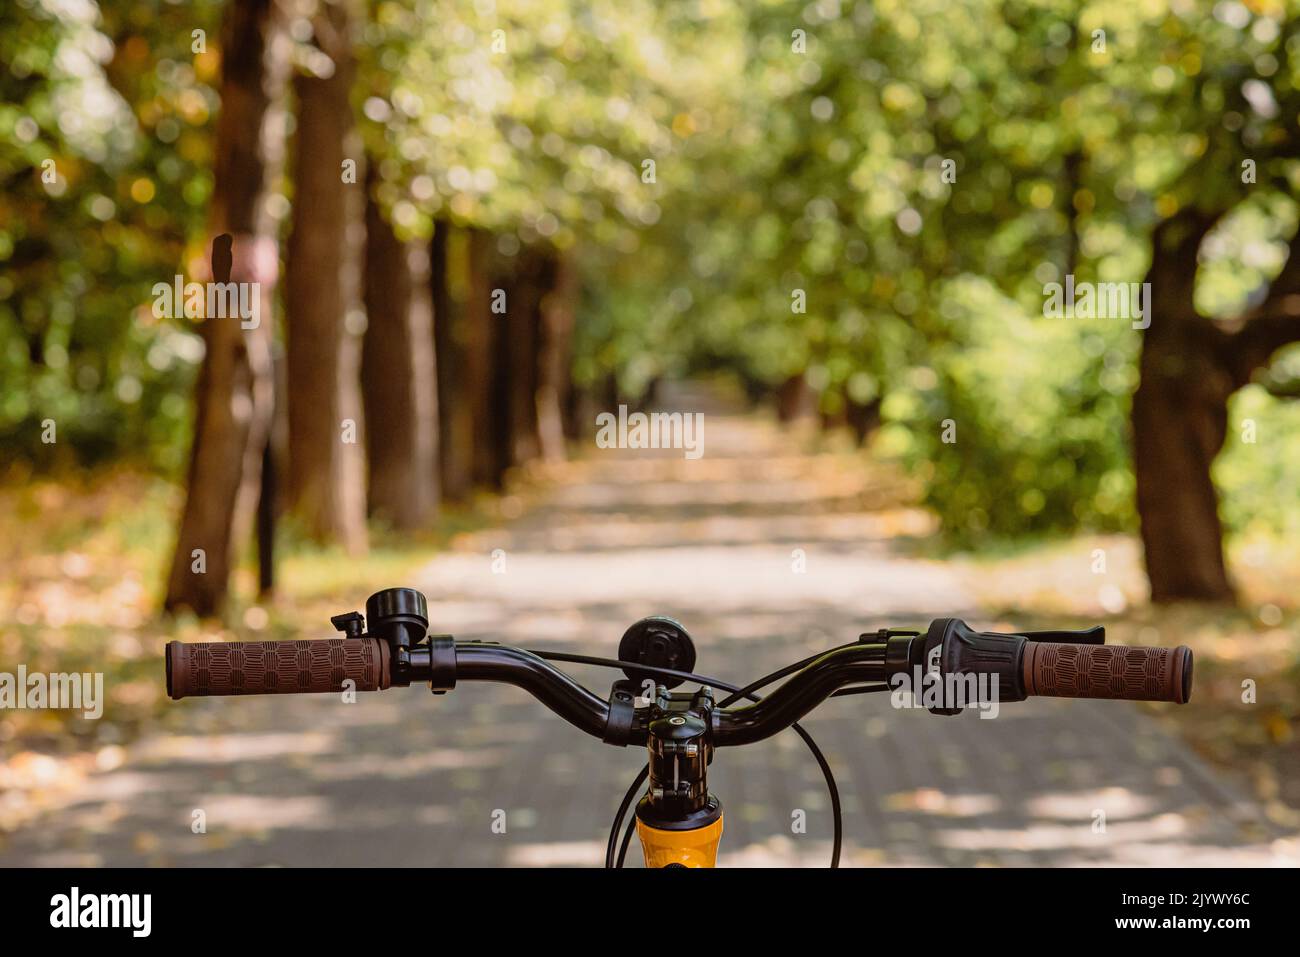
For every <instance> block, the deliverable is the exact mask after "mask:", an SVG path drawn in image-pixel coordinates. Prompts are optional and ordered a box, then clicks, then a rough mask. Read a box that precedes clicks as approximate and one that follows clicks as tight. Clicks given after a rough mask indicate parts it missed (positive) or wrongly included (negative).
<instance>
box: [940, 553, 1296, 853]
mask: <svg viewBox="0 0 1300 957" xmlns="http://www.w3.org/2000/svg"><path fill="white" fill-rule="evenodd" d="M1229 555H1230V563H1231V568H1232V571H1233V573H1234V577H1235V578H1236V580H1237V582H1238V586H1239V588H1240V593H1241V606H1240V607H1239V608H1228V607H1221V606H1207V605H1177V606H1169V607H1156V606H1152V605H1150V604H1149V603H1148V602H1147V586H1146V580H1145V576H1144V575H1143V573H1142V568H1141V552H1140V547H1139V544H1138V543H1137V542H1136V541H1135V540H1133V539H1132V538H1129V537H1126V536H1081V537H1077V538H1073V539H1070V540H1067V541H1058V542H1055V543H1045V544H1040V545H1039V546H1037V547H1035V548H1032V549H1028V550H1026V551H1023V552H1018V553H1015V554H1012V555H1010V556H1006V555H1000V556H997V557H992V556H981V557H970V556H966V557H963V558H961V559H958V561H959V563H960V565H961V566H962V568H963V571H964V573H965V575H966V577H967V579H968V580H969V582H970V587H971V589H972V591H973V592H974V593H975V594H977V595H979V596H980V597H981V599H982V601H983V602H984V604H985V607H986V608H987V609H988V610H989V611H988V614H989V615H990V616H991V617H992V618H993V619H995V620H999V621H1001V622H1002V623H1003V624H1005V625H1007V626H1009V627H1019V628H1028V629H1033V628H1047V627H1079V628H1082V627H1086V626H1089V625H1095V624H1104V625H1105V626H1106V640H1107V642H1109V643H1111V644H1132V645H1166V646H1169V645H1180V644H1185V645H1187V646H1188V647H1190V648H1191V649H1192V652H1193V654H1194V655H1195V663H1196V665H1195V667H1196V673H1195V683H1194V688H1193V695H1192V701H1191V703H1190V704H1189V705H1188V706H1186V707H1180V708H1173V707H1170V706H1168V705H1155V704H1153V705H1144V706H1143V707H1145V708H1146V709H1147V710H1148V711H1149V712H1150V713H1151V714H1152V715H1154V716H1156V717H1157V718H1158V719H1159V720H1160V721H1161V722H1162V723H1164V724H1165V725H1166V726H1168V727H1169V728H1170V729H1171V730H1174V731H1176V732H1177V733H1179V734H1181V735H1182V736H1183V737H1184V738H1185V739H1186V740H1188V741H1189V742H1190V743H1191V744H1192V746H1193V747H1194V748H1195V749H1196V750H1197V751H1198V752H1199V753H1200V754H1201V755H1202V756H1203V757H1205V758H1207V759H1208V760H1210V761H1211V762H1212V763H1214V764H1216V765H1218V766H1220V767H1225V768H1229V769H1232V770H1234V771H1236V772H1238V773H1240V774H1241V775H1242V776H1244V778H1245V781H1246V783H1247V784H1248V785H1249V786H1250V788H1251V789H1252V790H1253V792H1254V794H1255V796H1256V797H1257V798H1258V799H1259V800H1260V802H1261V803H1262V805H1263V806H1264V808H1265V811H1266V812H1267V813H1268V815H1269V817H1270V818H1271V819H1273V820H1274V821H1275V822H1276V823H1278V824H1279V825H1281V826H1284V827H1290V828H1300V737H1298V736H1297V733H1296V732H1297V728H1300V607H1298V606H1297V600H1298V598H1300V548H1297V546H1296V545H1295V543H1292V542H1285V541H1281V540H1277V539H1268V538H1257V539H1254V540H1250V541H1241V542H1236V543H1234V545H1233V546H1232V547H1231V548H1230V549H1229Z"/></svg>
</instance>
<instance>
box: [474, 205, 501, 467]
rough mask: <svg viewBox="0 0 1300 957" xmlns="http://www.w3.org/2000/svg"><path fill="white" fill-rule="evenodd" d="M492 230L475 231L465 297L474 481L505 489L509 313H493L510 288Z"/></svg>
mask: <svg viewBox="0 0 1300 957" xmlns="http://www.w3.org/2000/svg"><path fill="white" fill-rule="evenodd" d="M501 283H502V280H501V279H500V277H499V273H498V271H497V256H496V250H495V242H494V239H493V237H492V234H491V233H489V232H487V231H485V230H481V229H474V230H471V231H470V233H469V290H468V294H467V297H466V302H465V333H466V336H465V379H466V384H467V388H466V392H467V394H468V397H469V405H470V409H471V416H472V419H473V433H474V438H473V443H474V467H473V474H474V481H475V482H478V483H481V484H484V485H488V486H490V487H492V488H500V487H501V481H502V478H503V477H504V475H505V470H506V468H507V467H508V466H509V464H510V446H509V437H510V430H509V420H508V418H507V416H508V415H509V409H508V402H507V393H506V388H505V384H506V376H505V375H504V371H503V370H504V369H505V368H506V359H507V352H506V336H505V322H506V317H505V316H503V315H500V314H497V313H493V312H492V302H493V298H494V296H493V293H494V291H495V290H497V289H504V288H505V287H504V286H503V285H502V284H501Z"/></svg>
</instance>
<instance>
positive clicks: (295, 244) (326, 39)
mask: <svg viewBox="0 0 1300 957" xmlns="http://www.w3.org/2000/svg"><path fill="white" fill-rule="evenodd" d="M313 27H314V30H315V32H316V39H317V42H318V44H320V46H321V48H322V49H323V50H324V51H325V52H326V53H327V54H329V56H330V59H332V60H333V61H334V70H333V73H332V74H330V75H329V76H328V77H324V78H318V77H315V76H306V75H299V76H298V77H296V78H295V82H294V88H295V90H296V92H297V94H298V131H297V140H296V150H295V161H294V201H293V226H292V232H291V234H290V237H289V253H288V256H287V258H286V267H285V306H286V312H287V317H288V324H287V336H286V340H287V356H288V368H289V390H288V397H287V398H288V407H289V474H288V482H287V488H286V492H287V505H288V509H289V511H290V513H291V514H293V515H294V516H295V517H296V518H297V519H298V521H299V522H300V523H301V525H302V527H303V529H304V531H305V532H306V534H307V535H308V536H309V537H310V538H312V539H314V540H316V541H319V542H340V543H342V545H343V546H344V548H345V549H346V550H347V551H348V553H349V554H353V555H356V554H360V553H362V552H364V551H365V549H366V524H365V509H366V503H365V461H364V459H363V458H362V448H361V444H360V443H361V424H360V421H359V420H360V418H361V398H360V392H359V388H358V362H359V358H360V356H359V343H358V341H357V338H358V337H357V336H356V335H354V334H352V333H350V332H349V331H348V330H347V328H346V326H345V320H346V318H347V314H348V313H349V311H352V310H355V309H356V308H357V305H358V303H359V285H360V282H359V279H360V277H359V273H360V256H361V250H360V236H359V233H360V229H359V228H358V224H359V222H360V219H361V215H362V208H363V207H362V204H363V202H364V199H363V196H362V191H363V187H362V186H361V185H359V184H358V183H356V182H355V179H356V177H355V175H354V176H353V182H346V181H344V179H343V163H344V160H352V161H353V163H354V164H355V163H358V162H360V160H361V158H362V157H361V146H360V140H359V136H358V134H357V132H356V130H355V128H354V125H353V122H352V107H351V103H350V100H349V96H350V91H351V89H352V80H353V76H354V74H355V63H354V60H353V53H352V37H351V30H350V25H349V21H348V15H347V11H346V10H345V9H344V6H343V4H341V3H330V4H323V5H322V6H321V10H320V14H319V15H318V16H317V17H316V18H315V20H314V22H313ZM353 173H354V174H355V167H354V168H353Z"/></svg>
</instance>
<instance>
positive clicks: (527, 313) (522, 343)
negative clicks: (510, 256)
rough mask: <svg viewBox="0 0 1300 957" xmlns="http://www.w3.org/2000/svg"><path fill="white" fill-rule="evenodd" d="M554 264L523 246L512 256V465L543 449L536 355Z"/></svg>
mask: <svg viewBox="0 0 1300 957" xmlns="http://www.w3.org/2000/svg"><path fill="white" fill-rule="evenodd" d="M553 274H554V262H553V260H551V259H549V258H548V257H547V256H545V255H544V254H543V253H541V252H540V251H539V250H536V249H533V248H530V247H527V246H525V247H524V248H523V249H521V250H520V251H519V253H518V254H517V255H516V256H515V257H514V274H513V275H512V276H511V277H510V280H509V287H508V290H509V299H508V302H507V306H506V315H505V317H504V318H505V330H506V370H505V373H506V376H505V380H506V381H505V387H506V390H507V391H506V394H507V403H508V404H507V408H508V413H507V421H508V423H509V426H508V427H509V431H510V439H509V450H510V464H511V465H522V464H523V463H525V462H531V461H532V460H533V459H535V458H537V457H538V456H539V455H540V454H541V451H542V441H541V436H540V434H539V432H538V427H537V384H538V374H537V373H538V368H537V367H538V353H539V348H540V344H541V343H540V338H541V337H540V335H539V333H540V327H541V318H540V313H541V305H542V293H543V291H544V290H546V289H548V288H550V286H551V283H552V277H553Z"/></svg>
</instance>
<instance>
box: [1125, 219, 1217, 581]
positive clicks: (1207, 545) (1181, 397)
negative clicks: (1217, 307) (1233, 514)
mask: <svg viewBox="0 0 1300 957" xmlns="http://www.w3.org/2000/svg"><path fill="white" fill-rule="evenodd" d="M1211 225H1212V220H1210V219H1208V218H1206V217H1198V216H1197V215H1195V214H1191V213H1189V214H1187V215H1183V216H1176V217H1174V218H1173V219H1170V220H1168V221H1166V222H1165V223H1163V224H1161V226H1160V227H1159V228H1158V229H1157V230H1156V233H1155V236H1154V238H1153V242H1152V258H1151V268H1150V271H1149V272H1148V273H1147V277H1146V281H1147V282H1150V283H1151V296H1150V299H1149V302H1150V304H1151V316H1150V318H1151V324H1150V327H1149V328H1148V329H1147V330H1146V334H1145V336H1144V338H1143V340H1142V357H1141V361H1140V363H1139V370H1140V376H1141V378H1140V383H1139V385H1138V388H1137V391H1136V392H1135V393H1134V395H1133V410H1132V420H1133V466H1134V472H1135V474H1136V479H1137V508H1138V514H1139V517H1140V519H1141V528H1142V543H1143V545H1144V547H1145V551H1146V566H1147V577H1148V578H1149V579H1150V582H1151V599H1152V601H1155V602H1172V601H1186V600H1192V601H1231V600H1232V599H1233V588H1232V585H1231V583H1230V582H1229V581H1228V573H1227V568H1226V566H1225V564H1224V559H1223V527H1222V525H1221V523H1220V521H1219V511H1218V505H1219V502H1218V494H1217V492H1216V490H1215V488H1214V482H1213V480H1212V479H1211V477H1210V467H1211V465H1212V464H1213V462H1214V457H1215V456H1216V455H1218V453H1219V450H1220V449H1221V448H1222V447H1223V440H1224V437H1225V435H1226V430H1227V411H1228V398H1229V396H1231V394H1232V392H1233V391H1234V389H1235V385H1234V384H1233V382H1232V378H1231V376H1230V375H1229V374H1228V373H1227V372H1226V371H1225V370H1224V368H1223V365H1222V360H1221V358H1220V357H1219V356H1217V355H1216V348H1215V340H1214V336H1213V335H1212V332H1213V329H1212V327H1210V325H1209V323H1207V322H1206V321H1205V320H1204V319H1202V318H1201V317H1200V316H1199V315H1198V314H1197V312H1196V309H1195V307H1194V305H1193V302H1192V291H1193V288H1194V284H1195V280H1196V255H1197V250H1198V249H1199V247H1200V243H1201V239H1202V238H1203V237H1204V235H1205V233H1206V232H1207V231H1208V230H1209V228H1210V226H1211Z"/></svg>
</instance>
